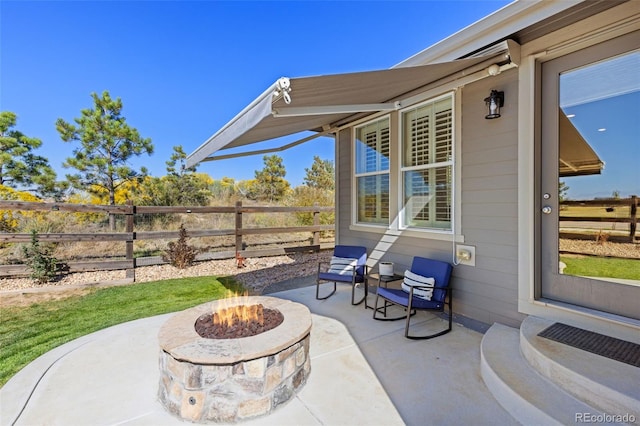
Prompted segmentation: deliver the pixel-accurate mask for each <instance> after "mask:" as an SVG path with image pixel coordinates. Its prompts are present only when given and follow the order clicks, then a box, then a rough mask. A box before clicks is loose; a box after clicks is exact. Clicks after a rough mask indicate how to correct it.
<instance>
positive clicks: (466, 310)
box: [336, 70, 524, 326]
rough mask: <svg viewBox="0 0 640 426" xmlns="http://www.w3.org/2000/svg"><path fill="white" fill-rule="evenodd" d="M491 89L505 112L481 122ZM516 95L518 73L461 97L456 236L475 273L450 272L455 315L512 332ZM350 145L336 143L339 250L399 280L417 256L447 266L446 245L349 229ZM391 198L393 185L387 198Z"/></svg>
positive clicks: (345, 137)
mask: <svg viewBox="0 0 640 426" xmlns="http://www.w3.org/2000/svg"><path fill="white" fill-rule="evenodd" d="M491 89H496V90H502V91H504V92H505V106H504V108H503V110H502V117H501V118H499V119H495V120H485V118H484V116H485V114H486V109H485V105H484V101H483V99H484V98H485V97H486V96H488V94H489V92H490V91H491ZM517 92H518V88H517V71H515V70H511V71H507V72H505V73H503V74H501V75H499V76H497V77H493V78H486V79H484V80H480V81H479V82H476V83H473V84H470V85H467V86H466V87H464V88H462V89H460V93H461V96H462V108H461V111H459V112H458V113H459V114H461V122H462V129H461V151H462V152H460V153H459V156H458V161H461V176H460V182H461V185H462V186H461V200H460V201H461V202H460V208H461V212H462V218H461V219H462V220H461V222H462V223H461V225H462V226H461V234H462V235H463V236H464V244H468V245H472V246H475V248H476V266H475V267H472V266H464V265H458V266H455V267H454V272H453V288H454V299H453V306H454V312H455V313H456V314H458V315H463V316H465V317H468V318H472V319H474V320H477V321H481V322H484V323H487V324H492V323H493V322H500V323H503V324H507V325H512V326H518V325H519V323H520V322H521V321H522V319H523V318H524V316H523V315H521V314H519V313H518V306H517V300H518V275H517V271H518V268H517V262H518V228H517V227H518V203H517V200H518V175H517V173H518V157H517V149H518V144H517ZM351 143H352V141H351V131H350V129H345V130H342V131H341V132H340V134H339V135H338V137H337V138H336V165H337V167H336V170H337V185H336V187H337V195H336V197H337V198H336V201H337V204H336V210H337V213H338V217H337V225H338V240H337V241H338V243H339V244H359V245H365V246H366V247H368V248H369V252H370V254H371V256H372V257H375V258H378V259H382V260H385V261H392V262H394V263H395V264H396V269H397V271H399V272H402V271H404V269H406V268H408V267H409V266H410V264H411V260H412V258H413V256H416V255H420V256H424V257H431V258H435V259H440V260H444V261H448V262H452V261H453V251H454V249H453V244H452V242H451V241H439V240H433V239H429V238H419V237H409V236H400V237H396V235H386V234H385V233H384V231H383V230H378V232H363V231H361V230H354V229H351V225H352V223H351V218H352V212H351V210H352V198H351V197H352V194H351V192H352V158H351V153H352V147H351ZM392 143H393V142H392ZM396 143H397V141H396ZM396 146H397V145H396ZM392 152H395V153H397V152H398V151H397V150H392ZM392 179H393V178H392ZM396 191H397V187H396V186H394V185H393V184H392V187H391V193H392V194H394V193H395V192H396Z"/></svg>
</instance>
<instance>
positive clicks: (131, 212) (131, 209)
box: [125, 200, 136, 282]
mask: <svg viewBox="0 0 640 426" xmlns="http://www.w3.org/2000/svg"><path fill="white" fill-rule="evenodd" d="M127 206H128V208H127V213H125V219H126V221H125V222H126V224H125V227H126V229H125V232H127V233H128V234H131V239H130V240H127V241H126V242H125V247H126V258H127V260H128V261H129V262H131V263H130V265H131V266H129V267H128V268H127V271H126V275H125V276H126V277H127V278H131V279H132V280H133V281H134V282H135V280H136V260H135V259H134V258H133V240H134V239H135V238H136V237H135V234H134V233H133V223H134V220H133V219H134V216H135V213H136V207H135V206H134V205H133V201H132V200H127Z"/></svg>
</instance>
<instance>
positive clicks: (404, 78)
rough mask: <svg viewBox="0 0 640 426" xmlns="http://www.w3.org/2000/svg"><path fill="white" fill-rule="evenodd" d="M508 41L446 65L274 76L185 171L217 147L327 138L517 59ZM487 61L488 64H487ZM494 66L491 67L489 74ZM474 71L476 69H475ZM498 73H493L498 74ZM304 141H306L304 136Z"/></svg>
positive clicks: (195, 154) (206, 158)
mask: <svg viewBox="0 0 640 426" xmlns="http://www.w3.org/2000/svg"><path fill="white" fill-rule="evenodd" d="M518 48H519V46H518V45H517V43H515V42H513V41H511V40H508V41H505V42H502V43H500V44H499V45H497V47H496V46H492V47H490V48H488V49H486V50H485V51H483V52H480V53H478V54H475V55H472V56H469V57H467V58H463V59H458V60H455V61H450V62H443V63H436V64H429V65H420V66H411V67H402V68H391V69H386V70H378V71H366V72H356V73H347V74H333V75H323V76H315V77H301V78H285V77H283V78H280V79H278V80H277V81H276V82H275V83H274V84H273V85H272V86H271V87H269V88H268V89H267V90H266V91H265V92H263V93H262V95H260V96H259V97H258V98H256V99H255V100H254V101H253V102H252V103H251V104H249V105H248V106H247V107H246V108H244V109H243V110H242V111H241V112H240V113H239V114H237V115H236V116H235V117H234V118H233V119H232V120H231V121H229V122H228V123H227V124H226V125H225V126H223V127H222V128H221V129H220V130H219V131H217V132H216V133H215V134H214V135H213V136H211V137H210V138H209V139H207V140H206V141H205V142H204V143H203V144H202V145H201V146H200V147H198V148H197V149H196V150H195V151H194V152H193V153H191V154H190V155H189V156H188V157H187V167H192V166H194V165H196V164H198V163H200V162H202V161H209V160H211V159H212V158H211V157H210V156H211V155H212V154H214V153H215V152H217V151H219V150H221V149H228V148H235V147H240V146H243V145H248V144H252V143H256V142H263V141H267V140H271V139H275V138H278V137H282V136H287V135H292V134H295V133H300V132H303V131H308V130H309V131H313V132H318V135H323V134H329V133H331V132H332V130H335V128H336V126H338V125H340V124H345V123H346V122H348V121H349V120H347V119H353V117H354V116H355V115H356V114H361V113H366V112H378V111H385V110H393V109H399V108H402V107H404V106H408V105H403V103H402V102H403V98H406V97H407V96H409V95H410V94H411V93H412V92H414V91H415V90H416V89H419V88H422V87H425V86H427V85H429V84H431V83H434V82H436V81H438V80H441V79H444V78H446V77H450V76H453V75H455V74H457V73H461V74H462V75H464V74H465V70H469V69H470V68H472V67H474V66H480V65H481V64H483V65H484V64H487V65H489V64H496V65H504V64H509V63H511V62H516V63H517V62H518V61H519V51H518ZM489 61H493V62H489ZM495 69H496V68H495V67H494V70H495ZM475 71H477V70H475ZM498 72H499V71H498ZM306 139H308V138H306Z"/></svg>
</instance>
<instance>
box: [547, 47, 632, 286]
mask: <svg viewBox="0 0 640 426" xmlns="http://www.w3.org/2000/svg"><path fill="white" fill-rule="evenodd" d="M638 69H640V51H635V52H632V53H629V54H626V55H623V56H619V57H615V58H612V59H609V60H606V61H603V62H599V63H595V64H591V65H589V66H586V67H582V68H579V69H575V70H572V71H569V72H566V73H563V74H562V75H561V76H560V109H559V117H558V119H559V141H560V142H559V162H558V168H559V169H558V171H559V176H560V178H559V185H558V199H559V200H560V208H559V213H558V214H559V221H558V223H559V229H558V236H559V250H560V253H559V258H560V273H562V274H567V275H576V276H583V277H589V278H595V279H604V280H607V281H613V282H618V283H624V284H630V285H640V241H639V240H640V236H639V235H638V231H637V228H638V226H637V220H638V216H639V215H640V213H639V212H638V211H637V210H638V209H637V204H638V198H637V196H640V172H639V168H640V115H639V114H640V113H639V111H640V73H638V72H637V70H638Z"/></svg>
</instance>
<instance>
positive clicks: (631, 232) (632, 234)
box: [629, 195, 638, 243]
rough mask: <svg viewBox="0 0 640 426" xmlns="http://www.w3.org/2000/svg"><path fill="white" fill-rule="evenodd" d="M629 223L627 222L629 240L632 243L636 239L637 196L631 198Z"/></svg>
mask: <svg viewBox="0 0 640 426" xmlns="http://www.w3.org/2000/svg"><path fill="white" fill-rule="evenodd" d="M630 210H631V211H630V213H631V215H630V216H631V219H630V220H631V222H629V240H630V241H631V242H632V243H633V242H635V239H636V228H637V226H638V225H637V223H638V196H637V195H632V196H631V209H630Z"/></svg>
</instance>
